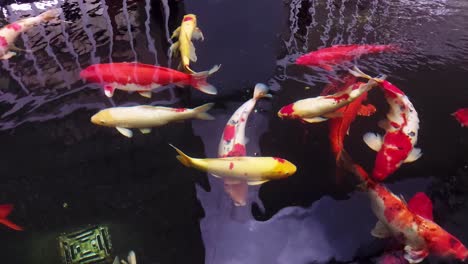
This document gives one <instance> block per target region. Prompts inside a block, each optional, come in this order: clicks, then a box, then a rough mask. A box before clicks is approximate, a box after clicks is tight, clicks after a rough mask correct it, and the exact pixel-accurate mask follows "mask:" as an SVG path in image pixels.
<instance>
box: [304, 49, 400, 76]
mask: <svg viewBox="0 0 468 264" xmlns="http://www.w3.org/2000/svg"><path fill="white" fill-rule="evenodd" d="M399 50H400V48H399V47H398V46H396V45H359V44H351V45H334V46H331V47H326V48H322V49H319V50H316V51H312V52H310V53H308V54H305V55H302V56H300V57H299V58H297V59H296V64H301V65H308V66H317V67H320V68H323V69H325V70H327V71H332V70H333V67H334V66H336V65H339V64H342V63H345V62H350V61H352V60H354V59H356V58H359V57H360V56H362V55H364V54H374V53H381V52H395V51H399Z"/></svg>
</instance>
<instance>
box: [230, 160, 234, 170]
mask: <svg viewBox="0 0 468 264" xmlns="http://www.w3.org/2000/svg"><path fill="white" fill-rule="evenodd" d="M232 168H234V163H233V162H231V163H229V169H230V170H232Z"/></svg>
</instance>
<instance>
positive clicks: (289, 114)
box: [278, 77, 384, 123]
mask: <svg viewBox="0 0 468 264" xmlns="http://www.w3.org/2000/svg"><path fill="white" fill-rule="evenodd" d="M383 78H384V77H383ZM377 85H378V83H377V81H375V80H373V79H370V80H369V81H368V82H367V83H365V84H363V83H354V84H352V85H350V86H348V87H347V88H346V89H343V90H342V91H339V92H337V93H335V94H331V95H321V96H317V97H313V98H307V99H303V100H299V101H296V102H295V103H292V104H289V105H286V106H284V107H283V108H281V109H280V110H279V112H278V116H279V117H280V118H289V119H301V120H302V121H305V122H308V123H317V122H323V121H325V120H327V119H328V118H334V117H341V116H342V113H337V112H336V110H338V109H339V108H341V107H344V106H346V105H348V104H350V103H351V102H353V101H354V100H356V99H357V98H359V97H360V96H361V95H362V94H364V93H366V92H368V91H369V90H370V89H372V88H374V87H375V86H377Z"/></svg>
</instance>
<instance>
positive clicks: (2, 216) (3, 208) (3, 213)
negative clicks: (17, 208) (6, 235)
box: [0, 204, 23, 231]
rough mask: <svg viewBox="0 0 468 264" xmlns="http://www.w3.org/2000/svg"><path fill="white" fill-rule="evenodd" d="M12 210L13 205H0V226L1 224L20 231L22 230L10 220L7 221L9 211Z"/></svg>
mask: <svg viewBox="0 0 468 264" xmlns="http://www.w3.org/2000/svg"><path fill="white" fill-rule="evenodd" d="M12 210H13V205H11V204H2V205H0V224H3V225H5V226H7V227H9V228H11V229H13V230H16V231H22V230H23V228H22V227H20V226H18V225H16V224H14V223H13V222H11V221H10V220H8V218H7V217H8V215H10V213H11V211H12Z"/></svg>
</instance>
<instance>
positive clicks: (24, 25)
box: [0, 8, 62, 60]
mask: <svg viewBox="0 0 468 264" xmlns="http://www.w3.org/2000/svg"><path fill="white" fill-rule="evenodd" d="M61 13H62V9H60V8H56V9H51V10H47V11H45V12H43V13H42V14H40V15H38V16H35V17H27V18H23V19H20V20H18V21H16V22H13V23H11V24H8V25H6V26H4V27H2V28H1V29H0V59H2V60H7V59H9V58H11V57H13V56H15V55H16V53H15V52H13V51H11V50H21V49H19V48H17V47H16V46H15V40H16V39H17V38H18V36H19V35H20V34H21V33H23V32H25V31H27V30H28V29H31V28H32V27H34V26H37V25H39V24H41V23H44V22H47V21H51V20H55V19H57V18H58V17H59V15H60V14H61Z"/></svg>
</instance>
